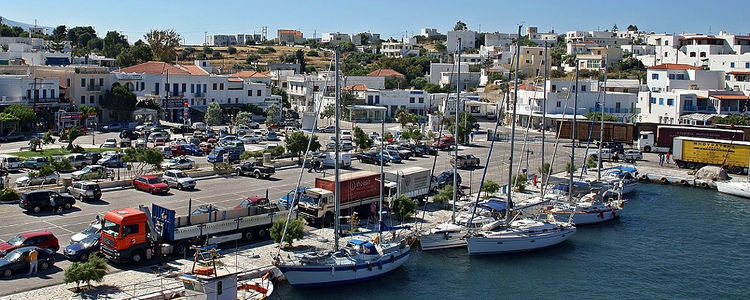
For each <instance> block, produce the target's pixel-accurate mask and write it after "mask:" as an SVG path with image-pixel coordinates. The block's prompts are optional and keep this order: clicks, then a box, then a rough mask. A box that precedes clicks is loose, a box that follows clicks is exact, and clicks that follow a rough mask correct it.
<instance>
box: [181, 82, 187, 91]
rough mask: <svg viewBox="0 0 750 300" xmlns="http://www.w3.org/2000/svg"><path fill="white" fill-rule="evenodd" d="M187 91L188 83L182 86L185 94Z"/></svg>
mask: <svg viewBox="0 0 750 300" xmlns="http://www.w3.org/2000/svg"><path fill="white" fill-rule="evenodd" d="M185 90H187V84H186V83H183V84H182V92H183V93H184V92H185Z"/></svg>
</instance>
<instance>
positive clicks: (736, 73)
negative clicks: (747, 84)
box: [727, 71, 750, 75]
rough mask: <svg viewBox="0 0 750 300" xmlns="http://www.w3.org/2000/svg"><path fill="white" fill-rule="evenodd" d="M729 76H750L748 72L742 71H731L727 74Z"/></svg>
mask: <svg viewBox="0 0 750 300" xmlns="http://www.w3.org/2000/svg"><path fill="white" fill-rule="evenodd" d="M727 74H729V75H750V72H742V71H732V72H729V73H727Z"/></svg>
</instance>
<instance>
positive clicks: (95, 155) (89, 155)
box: [83, 152, 102, 165]
mask: <svg viewBox="0 0 750 300" xmlns="http://www.w3.org/2000/svg"><path fill="white" fill-rule="evenodd" d="M83 156H86V159H88V160H89V164H91V165H95V164H96V162H97V161H99V160H100V159H102V154H101V153H99V152H86V153H84V154H83Z"/></svg>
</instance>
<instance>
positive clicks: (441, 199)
mask: <svg viewBox="0 0 750 300" xmlns="http://www.w3.org/2000/svg"><path fill="white" fill-rule="evenodd" d="M451 200H453V186H452V185H446V186H444V187H443V188H442V189H440V190H439V191H438V194H437V195H435V196H434V197H432V201H433V202H435V203H440V204H442V205H443V206H445V204H447V203H448V202H450V201H451Z"/></svg>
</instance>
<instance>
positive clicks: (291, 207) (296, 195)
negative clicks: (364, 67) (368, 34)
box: [266, 59, 338, 258]
mask: <svg viewBox="0 0 750 300" xmlns="http://www.w3.org/2000/svg"><path fill="white" fill-rule="evenodd" d="M332 67H333V59H332V60H331V61H330V63H329V65H328V71H329V72H330V71H331V69H332ZM325 84H326V85H325V86H328V77H326V80H325ZM321 93H322V92H321ZM314 100H315V93H313V101H314ZM322 106H323V99H322V97H321V99H320V101H319V102H318V108H317V109H316V111H315V121H314V122H313V126H312V129H311V130H310V138H309V139H308V141H307V149H306V150H305V155H304V159H303V161H302V165H301V166H300V171H299V177H298V178H297V186H296V187H295V188H294V197H293V198H292V199H291V200H289V199H288V198H287V203H288V205H289V213H288V214H287V216H286V224H284V231H282V233H281V242H280V243H279V250H278V252H276V257H277V258H278V257H279V255H280V254H281V246H282V245H283V244H284V237H286V231H287V228H288V227H289V221H290V220H291V218H292V213H293V212H294V209H295V207H297V206H296V205H294V204H295V203H297V202H298V198H299V197H301V195H300V194H299V186H300V184H301V183H302V176H303V175H304V174H305V164H306V163H307V154H308V153H310V147H311V145H312V140H313V137H314V136H315V130H316V129H317V128H318V118H319V117H320V110H321V107H322ZM336 159H338V158H336ZM266 200H268V199H266Z"/></svg>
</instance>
